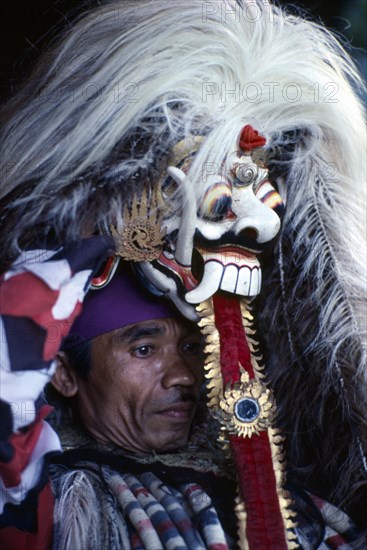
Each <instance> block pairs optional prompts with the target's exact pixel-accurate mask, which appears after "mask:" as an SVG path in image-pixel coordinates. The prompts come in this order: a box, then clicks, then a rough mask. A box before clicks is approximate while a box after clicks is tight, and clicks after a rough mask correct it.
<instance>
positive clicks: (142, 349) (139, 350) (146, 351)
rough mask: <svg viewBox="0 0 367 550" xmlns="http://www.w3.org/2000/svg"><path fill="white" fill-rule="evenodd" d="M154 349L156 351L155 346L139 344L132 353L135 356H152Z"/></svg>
mask: <svg viewBox="0 0 367 550" xmlns="http://www.w3.org/2000/svg"><path fill="white" fill-rule="evenodd" d="M153 351H154V350H153V346H148V345H145V346H138V347H136V348H134V349H133V350H132V353H133V355H134V356H135V357H140V358H144V357H150V356H151V355H152V353H153Z"/></svg>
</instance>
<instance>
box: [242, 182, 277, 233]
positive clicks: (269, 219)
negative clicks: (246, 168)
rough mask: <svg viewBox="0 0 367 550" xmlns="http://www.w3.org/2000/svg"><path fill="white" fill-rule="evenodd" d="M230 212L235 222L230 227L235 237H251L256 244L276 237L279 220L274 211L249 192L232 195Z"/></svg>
mask: <svg viewBox="0 0 367 550" xmlns="http://www.w3.org/2000/svg"><path fill="white" fill-rule="evenodd" d="M232 210H233V212H234V214H235V215H236V216H237V221H236V222H235V223H234V225H233V227H232V231H233V232H234V233H235V234H236V235H242V236H247V237H251V238H252V239H254V241H255V242H257V243H266V242H268V241H271V240H272V239H274V237H276V235H277V234H278V232H279V229H280V218H279V216H278V214H277V213H276V212H274V210H272V209H271V208H269V206H266V205H265V204H264V203H263V202H261V200H259V199H258V198H257V197H256V196H255V195H254V193H253V192H252V191H251V190H248V191H245V192H244V191H242V196H240V194H239V193H234V196H233V203H232Z"/></svg>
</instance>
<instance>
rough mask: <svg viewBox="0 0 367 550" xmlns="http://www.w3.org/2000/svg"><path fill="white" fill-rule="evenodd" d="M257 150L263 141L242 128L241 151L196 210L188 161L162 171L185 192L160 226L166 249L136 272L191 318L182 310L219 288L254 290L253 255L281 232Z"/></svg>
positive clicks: (210, 180) (278, 205)
mask: <svg viewBox="0 0 367 550" xmlns="http://www.w3.org/2000/svg"><path fill="white" fill-rule="evenodd" d="M258 144H259V145H263V144H265V139H264V138H262V136H259V134H258V132H256V131H255V130H254V129H253V128H252V127H251V126H246V127H245V128H244V129H243V130H242V133H241V138H240V148H239V149H238V150H237V151H236V152H235V153H233V154H232V155H230V156H229V157H228V158H227V159H226V162H225V163H224V165H223V167H222V169H221V172H220V173H214V174H211V175H209V176H208V177H207V181H206V192H205V194H204V196H203V197H202V198H201V199H200V201H199V204H198V205H197V204H196V201H195V199H194V196H193V190H192V185H191V182H190V180H189V178H188V177H187V176H186V174H185V172H186V171H187V169H188V167H189V165H190V159H189V158H184V159H183V160H182V159H181V162H180V163H179V164H178V166H179V168H178V167H177V166H176V167H171V168H168V172H169V174H170V176H171V177H172V178H173V179H174V180H175V181H176V182H177V184H178V185H180V186H184V187H185V188H186V201H185V204H186V205H185V206H184V208H183V210H182V213H181V215H180V216H177V215H174V216H172V217H171V218H170V219H169V220H167V233H166V247H165V249H164V250H163V252H162V253H161V255H160V256H159V258H158V259H157V260H154V261H153V262H150V263H149V264H148V263H144V264H140V268H141V270H142V271H143V273H144V274H145V276H146V277H147V278H148V279H149V280H150V281H151V282H152V283H153V285H154V286H155V287H157V288H158V289H159V290H160V291H162V292H164V293H166V294H169V295H170V297H171V299H172V300H173V301H174V302H175V303H176V305H177V307H179V309H180V310H181V311H182V312H183V313H184V314H185V315H186V316H188V317H190V318H193V313H192V311H193V310H192V308H191V307H190V306H189V304H192V305H194V304H197V303H200V302H202V301H204V300H206V299H208V298H210V297H211V296H212V295H213V294H215V293H216V292H217V291H218V290H222V291H226V292H230V293H232V294H236V295H239V296H245V297H254V296H256V295H257V294H259V292H260V289H261V268H260V263H259V260H258V255H259V254H260V253H261V252H262V251H263V249H264V247H265V245H266V244H267V243H269V242H270V241H272V240H273V239H274V237H276V235H277V233H278V231H279V229H280V218H279V216H278V214H277V212H278V213H279V212H280V211H281V210H282V208H283V203H282V200H281V198H280V196H279V195H278V193H277V192H276V191H275V189H274V187H273V186H272V185H271V183H270V182H269V180H268V170H267V169H266V168H265V166H264V164H263V162H261V161H259V160H257V161H255V160H256V159H257V158H258V157H259V155H258V153H259V151H260V149H259V147H258ZM254 153H255V154H254ZM163 192H164V188H163ZM276 210H277V212H276ZM198 266H200V267H199V268H198Z"/></svg>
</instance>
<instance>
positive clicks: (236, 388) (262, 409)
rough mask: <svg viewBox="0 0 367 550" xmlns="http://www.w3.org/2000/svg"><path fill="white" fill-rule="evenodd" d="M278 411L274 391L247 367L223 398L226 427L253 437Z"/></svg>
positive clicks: (219, 413)
mask: <svg viewBox="0 0 367 550" xmlns="http://www.w3.org/2000/svg"><path fill="white" fill-rule="evenodd" d="M274 412H275V402H274V398H273V395H272V393H271V391H270V390H269V389H268V388H267V387H266V386H265V385H264V384H263V383H261V382H259V381H258V380H256V379H255V378H253V379H250V377H249V375H248V373H247V372H246V371H242V372H241V379H240V381H239V382H236V383H235V384H234V385H233V386H232V387H230V386H228V387H227V388H226V390H225V392H224V394H223V397H222V398H221V400H220V402H219V411H218V413H217V414H218V416H219V418H220V420H221V422H222V425H223V427H222V429H223V430H226V431H227V432H228V433H230V434H234V435H239V436H243V437H251V436H252V435H253V434H258V433H260V432H261V431H263V430H266V429H268V428H269V426H270V425H271V423H272V420H273V417H274Z"/></svg>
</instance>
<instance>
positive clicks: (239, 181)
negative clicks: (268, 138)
mask: <svg viewBox="0 0 367 550" xmlns="http://www.w3.org/2000/svg"><path fill="white" fill-rule="evenodd" d="M234 173H235V177H236V181H235V184H236V185H237V186H247V185H251V184H252V183H254V182H255V181H256V179H257V177H258V175H259V169H258V167H257V166H256V164H238V165H237V166H236V168H235V170H234Z"/></svg>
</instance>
